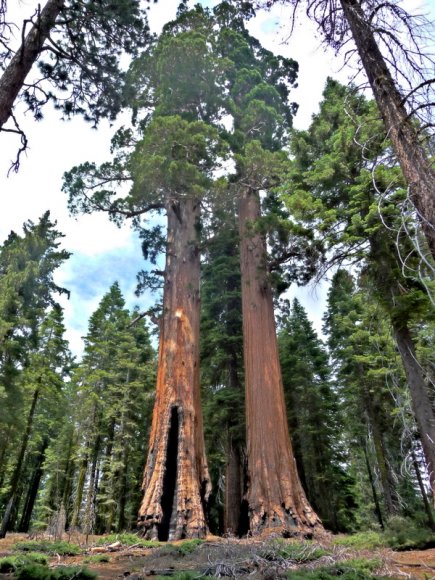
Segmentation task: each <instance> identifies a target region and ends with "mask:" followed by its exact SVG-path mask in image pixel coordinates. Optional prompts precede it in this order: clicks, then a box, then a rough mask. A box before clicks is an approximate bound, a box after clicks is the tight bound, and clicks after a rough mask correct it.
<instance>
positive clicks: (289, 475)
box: [239, 188, 322, 535]
mask: <svg viewBox="0 0 435 580" xmlns="http://www.w3.org/2000/svg"><path fill="white" fill-rule="evenodd" d="M259 216H260V199H259V195H258V192H257V191H254V190H252V189H249V188H246V189H244V190H243V191H242V192H241V195H240V199H239V224H240V226H239V227H240V266H241V275H242V312H243V344H244V362H245V390H246V434H247V437H246V443H247V456H248V488H247V493H246V498H245V499H246V501H247V504H248V517H249V526H250V531H251V532H252V533H253V534H257V533H262V532H265V533H267V532H272V531H273V532H279V533H283V534H285V535H293V534H295V535H296V534H302V535H312V533H313V531H314V530H316V529H317V530H320V529H322V524H321V522H320V520H319V518H318V516H317V515H316V513H315V512H314V511H313V509H312V508H311V506H310V504H309V503H308V500H307V499H306V496H305V493H304V491H303V489H302V486H301V483H300V481H299V476H298V473H297V469H296V462H295V459H294V456H293V450H292V445H291V441H290V436H289V430H288V424H287V417H286V408H285V402H284V389H283V384H282V377H281V368H280V363H279V355H278V343H277V338H276V328H275V317H274V311H273V299H272V290H271V286H270V283H269V279H268V273H267V266H266V241H265V239H264V237H262V236H260V235H259V234H257V233H255V231H254V230H253V229H252V228H253V226H254V224H255V222H256V220H257V219H258V217H259Z"/></svg>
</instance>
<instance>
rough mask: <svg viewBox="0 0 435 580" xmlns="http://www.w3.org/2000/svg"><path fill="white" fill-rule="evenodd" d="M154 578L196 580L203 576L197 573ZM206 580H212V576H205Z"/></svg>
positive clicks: (162, 579)
mask: <svg viewBox="0 0 435 580" xmlns="http://www.w3.org/2000/svg"><path fill="white" fill-rule="evenodd" d="M155 578H156V580H167V579H168V578H170V579H171V580H198V579H199V578H203V576H202V574H200V573H199V572H176V573H175V574H172V575H171V576H156V577H155ZM207 580H214V576H207Z"/></svg>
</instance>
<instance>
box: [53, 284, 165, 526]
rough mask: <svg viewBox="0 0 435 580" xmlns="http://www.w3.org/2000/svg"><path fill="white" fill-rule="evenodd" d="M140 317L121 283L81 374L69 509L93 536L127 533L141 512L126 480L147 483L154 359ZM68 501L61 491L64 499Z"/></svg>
mask: <svg viewBox="0 0 435 580" xmlns="http://www.w3.org/2000/svg"><path fill="white" fill-rule="evenodd" d="M135 318H137V316H136V313H133V314H130V313H129V312H128V310H127V309H126V308H125V301H124V298H123V296H122V294H121V291H120V288H119V285H118V284H117V283H114V284H113V285H112V286H111V288H110V290H109V291H108V293H107V294H106V295H105V296H104V297H103V299H102V300H101V302H100V305H99V307H98V308H97V310H96V311H95V312H94V313H93V315H92V316H91V318H90V321H89V331H88V334H87V335H86V337H85V353H84V356H83V361H82V363H81V364H80V365H79V366H78V368H77V370H76V373H75V377H74V381H75V384H76V386H77V389H78V392H79V394H78V396H77V398H76V401H75V407H76V409H77V410H76V413H77V414H78V416H77V417H76V419H75V421H76V422H77V423H78V426H77V439H78V449H77V450H76V451H75V456H76V469H75V472H76V479H75V485H74V486H73V487H74V488H75V489H74V498H73V504H72V506H71V507H69V506H68V503H69V502H68V503H67V504H66V505H65V507H66V508H67V507H68V512H69V516H68V519H69V520H70V526H71V527H72V528H75V527H78V526H80V527H81V528H82V529H83V530H84V531H85V532H87V533H91V532H93V531H100V532H102V531H107V532H111V531H113V530H116V531H118V530H122V529H124V528H125V527H126V525H127V524H130V525H131V523H132V514H135V511H136V509H137V504H135V501H137V499H138V496H137V494H136V493H135V487H133V489H127V488H126V485H125V482H126V481H131V482H132V483H133V484H134V483H136V485H138V483H139V476H140V470H141V465H140V459H139V465H138V455H140V451H141V450H142V449H143V445H142V443H141V441H140V439H141V438H140V437H139V440H137V439H136V434H137V432H139V433H140V434H142V437H144V436H145V433H146V432H147V430H148V429H149V415H150V408H151V405H152V402H151V399H150V391H151V389H152V382H153V379H154V369H153V364H154V357H153V352H152V348H151V345H150V339H149V333H148V330H147V327H146V326H145V323H144V321H143V320H140V321H137V322H136V323H135V324H134V325H133V326H132V321H133V320H134V319H135ZM69 441H70V439H67V441H66V442H67V444H69ZM97 474H98V475H97ZM65 475H67V473H65ZM52 476H55V474H54V473H53V474H52ZM71 491H72V490H71ZM66 499H67V498H66V497H65V492H64V493H60V491H59V492H57V501H58V502H64V503H65V500H66ZM68 499H69V498H68ZM59 507H60V503H58V505H57V509H59Z"/></svg>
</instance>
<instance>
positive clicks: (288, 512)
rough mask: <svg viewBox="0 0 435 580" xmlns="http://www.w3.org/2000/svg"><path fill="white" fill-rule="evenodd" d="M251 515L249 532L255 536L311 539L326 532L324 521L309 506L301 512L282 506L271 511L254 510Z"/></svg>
mask: <svg viewBox="0 0 435 580" xmlns="http://www.w3.org/2000/svg"><path fill="white" fill-rule="evenodd" d="M250 511H251V510H250ZM249 515H250V517H249V533H250V534H251V535H253V536H261V537H270V536H281V537H283V538H293V537H298V538H305V539H311V538H312V537H313V536H314V535H315V534H316V535H317V534H318V533H322V532H324V528H323V525H322V522H321V521H320V519H319V518H318V516H317V515H316V513H315V512H314V511H313V510H311V509H310V508H309V507H307V508H306V509H305V510H303V512H302V513H301V514H300V513H298V514H296V513H295V511H294V510H292V508H290V507H289V508H286V507H285V506H284V507H281V506H280V507H278V508H276V509H273V510H269V511H258V510H256V511H254V510H252V511H251V513H250V514H249Z"/></svg>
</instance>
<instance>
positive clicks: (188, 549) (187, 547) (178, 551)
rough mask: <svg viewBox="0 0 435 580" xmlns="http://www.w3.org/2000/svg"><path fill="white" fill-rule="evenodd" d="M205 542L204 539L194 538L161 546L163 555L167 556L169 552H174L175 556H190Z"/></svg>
mask: <svg viewBox="0 0 435 580" xmlns="http://www.w3.org/2000/svg"><path fill="white" fill-rule="evenodd" d="M203 543H204V540H200V539H199V538H194V539H192V540H185V541H184V542H182V543H181V544H166V545H164V546H163V547H162V548H161V550H160V554H161V555H162V556H166V555H168V554H173V555H174V556H188V555H189V554H192V553H193V552H194V551H195V550H196V549H197V548H198V547H199V546H201V545H202V544H203Z"/></svg>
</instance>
